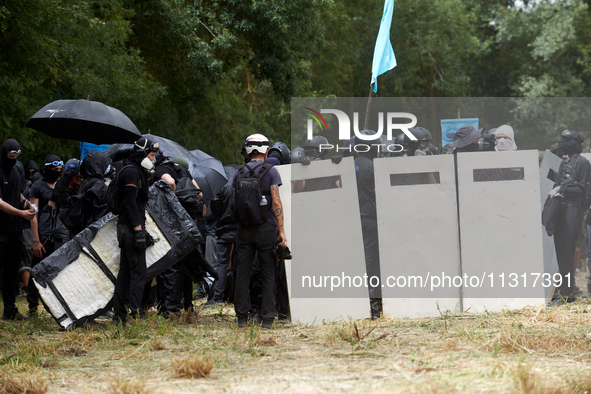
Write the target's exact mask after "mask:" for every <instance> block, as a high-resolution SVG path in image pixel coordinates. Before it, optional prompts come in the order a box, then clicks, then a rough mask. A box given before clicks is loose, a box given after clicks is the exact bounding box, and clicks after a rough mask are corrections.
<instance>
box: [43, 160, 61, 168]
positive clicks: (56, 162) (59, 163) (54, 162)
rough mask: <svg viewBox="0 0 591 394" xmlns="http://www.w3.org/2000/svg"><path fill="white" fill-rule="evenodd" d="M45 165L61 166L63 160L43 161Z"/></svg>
mask: <svg viewBox="0 0 591 394" xmlns="http://www.w3.org/2000/svg"><path fill="white" fill-rule="evenodd" d="M45 165H46V166H53V167H57V166H63V165H64V162H63V161H61V160H60V161H57V160H55V161H52V162H51V163H45Z"/></svg>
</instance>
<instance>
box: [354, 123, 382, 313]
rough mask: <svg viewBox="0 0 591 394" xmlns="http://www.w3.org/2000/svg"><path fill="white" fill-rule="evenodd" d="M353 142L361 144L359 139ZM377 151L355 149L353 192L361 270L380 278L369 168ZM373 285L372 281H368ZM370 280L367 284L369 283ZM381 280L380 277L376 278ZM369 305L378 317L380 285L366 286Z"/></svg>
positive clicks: (380, 294) (375, 218) (372, 185)
mask: <svg viewBox="0 0 591 394" xmlns="http://www.w3.org/2000/svg"><path fill="white" fill-rule="evenodd" d="M361 134H363V135H368V136H369V135H374V134H375V131H373V130H363V131H361ZM355 142H356V143H357V144H362V143H365V142H364V141H363V140H361V139H359V140H356V141H355ZM378 153H379V152H378V151H377V150H376V149H375V148H374V149H370V150H369V151H368V152H358V153H357V158H356V159H355V173H356V175H357V195H358V196H359V212H360V213H361V232H362V234H363V249H364V253H365V269H366V271H367V272H366V273H367V276H368V278H371V277H377V278H380V246H379V243H378V218H377V210H376V192H375V190H376V186H375V178H374V171H373V160H374V159H375V158H377V157H378ZM371 282H373V283H374V284H375V281H371ZM371 282H370V283H371ZM380 283H381V280H380ZM369 304H370V308H371V318H372V319H376V318H379V317H381V316H382V289H381V285H380V284H378V285H377V286H370V287H369Z"/></svg>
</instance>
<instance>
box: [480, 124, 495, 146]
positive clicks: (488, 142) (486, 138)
mask: <svg viewBox="0 0 591 394" xmlns="http://www.w3.org/2000/svg"><path fill="white" fill-rule="evenodd" d="M496 132H497V128H496V127H495V128H493V129H490V130H488V131H487V132H486V133H484V134H483V135H482V138H480V139H479V140H478V150H481V151H493V150H495V133H496Z"/></svg>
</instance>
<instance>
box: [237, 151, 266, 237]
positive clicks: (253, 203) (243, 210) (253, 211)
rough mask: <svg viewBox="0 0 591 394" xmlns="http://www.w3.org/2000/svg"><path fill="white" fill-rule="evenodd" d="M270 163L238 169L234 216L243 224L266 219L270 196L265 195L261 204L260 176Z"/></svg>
mask: <svg viewBox="0 0 591 394" xmlns="http://www.w3.org/2000/svg"><path fill="white" fill-rule="evenodd" d="M271 167H272V166H271V165H270V164H265V163H262V164H259V165H258V166H254V167H252V168H251V167H249V166H246V165H244V166H242V167H240V168H239V169H238V178H237V179H236V188H235V189H236V192H235V193H234V217H235V218H236V221H237V222H238V223H239V224H240V225H243V226H254V225H257V224H261V223H263V222H265V221H266V220H267V216H268V214H269V205H270V204H271V198H270V196H268V195H265V199H266V200H267V203H266V204H264V205H261V200H262V199H263V189H262V186H261V178H262V177H263V176H264V175H265V174H266V173H267V171H269V170H270V169H271Z"/></svg>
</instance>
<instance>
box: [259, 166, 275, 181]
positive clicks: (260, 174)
mask: <svg viewBox="0 0 591 394" xmlns="http://www.w3.org/2000/svg"><path fill="white" fill-rule="evenodd" d="M271 167H273V166H272V165H270V164H265V163H263V164H261V165H260V166H257V167H256V168H262V170H260V171H259V172H258V173H257V174H256V175H255V178H258V179H261V178H262V177H263V175H265V174H266V173H267V171H269V170H270V169H271Z"/></svg>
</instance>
